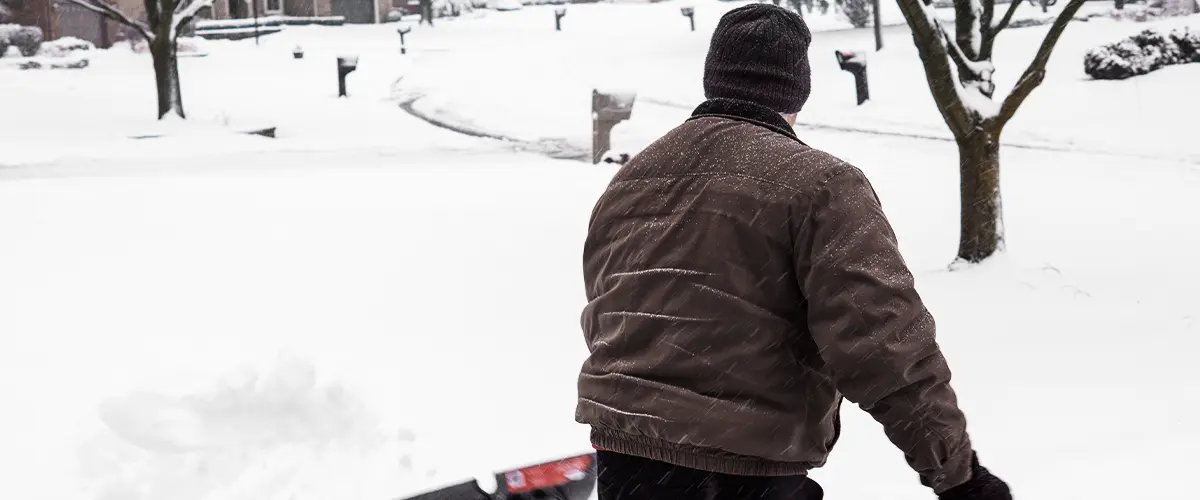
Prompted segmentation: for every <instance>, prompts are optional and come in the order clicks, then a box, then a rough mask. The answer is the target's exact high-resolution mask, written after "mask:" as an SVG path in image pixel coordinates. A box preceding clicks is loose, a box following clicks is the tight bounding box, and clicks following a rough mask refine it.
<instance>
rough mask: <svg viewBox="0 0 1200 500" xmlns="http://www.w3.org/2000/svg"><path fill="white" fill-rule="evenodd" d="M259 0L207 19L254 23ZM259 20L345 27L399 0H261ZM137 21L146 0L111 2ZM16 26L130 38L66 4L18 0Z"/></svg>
mask: <svg viewBox="0 0 1200 500" xmlns="http://www.w3.org/2000/svg"><path fill="white" fill-rule="evenodd" d="M253 1H255V0H215V1H214V2H213V6H212V8H211V9H205V10H206V11H208V12H202V13H201V15H200V17H201V18H207V19H251V18H253V17H254V16H255V9H254V3H253ZM257 1H258V12H257V14H258V16H259V17H269V16H285V17H288V18H312V17H330V16H341V17H343V18H345V22H347V23H378V22H383V21H384V20H385V18H386V17H387V13H388V11H390V10H392V8H393V7H392V4H393V2H395V1H397V0H257ZM110 3H112V4H113V5H115V6H116V7H117V8H118V9H119V10H120V11H121V12H124V13H125V14H126V15H128V16H129V17H131V18H133V19H138V20H142V21H144V20H145V19H146V6H145V3H144V0H110ZM15 7H16V9H15V12H14V16H13V20H12V22H15V23H17V24H23V25H27V26H37V27H40V28H41V29H42V33H43V34H44V36H45V39H46V40H53V39H56V38H62V37H66V36H72V37H76V38H81V39H83V40H87V41H89V42H92V43H94V44H96V46H97V47H100V48H108V47H111V46H112V44H114V43H116V42H119V41H122V40H125V39H127V38H128V37H129V36H130V34H129V33H128V30H127V29H126V28H125V27H123V26H121V24H120V23H117V22H115V21H109V20H106V19H103V18H102V17H101V16H100V15H98V14H96V13H94V12H92V11H90V10H87V9H84V8H82V7H79V6H76V5H73V4H71V3H69V2H66V1H63V0H17V1H16V2H15Z"/></svg>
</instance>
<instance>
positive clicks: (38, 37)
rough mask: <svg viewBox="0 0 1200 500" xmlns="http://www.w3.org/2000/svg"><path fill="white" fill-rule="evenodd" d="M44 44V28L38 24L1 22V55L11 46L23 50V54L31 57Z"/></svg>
mask: <svg viewBox="0 0 1200 500" xmlns="http://www.w3.org/2000/svg"><path fill="white" fill-rule="evenodd" d="M41 45H42V29H41V28H39V27H37V26H20V25H16V24H0V56H2V55H3V54H4V53H5V52H6V51H7V50H8V47H9V46H12V47H16V48H18V49H20V50H21V54H22V55H24V56H26V57H29V56H33V55H36V54H37V51H38V47H40V46H41Z"/></svg>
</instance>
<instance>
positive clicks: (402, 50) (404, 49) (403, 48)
mask: <svg viewBox="0 0 1200 500" xmlns="http://www.w3.org/2000/svg"><path fill="white" fill-rule="evenodd" d="M410 31H412V26H409V25H407V24H405V25H402V26H400V27H399V28H396V33H399V34H400V53H401V54H407V53H408V47H407V46H406V45H404V35H407V34H408V32H410Z"/></svg>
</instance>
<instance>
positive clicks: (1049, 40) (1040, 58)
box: [996, 0, 1086, 126]
mask: <svg viewBox="0 0 1200 500" xmlns="http://www.w3.org/2000/svg"><path fill="white" fill-rule="evenodd" d="M1085 1H1086V0H1071V1H1070V2H1069V3H1067V5H1066V6H1065V7H1063V10H1062V12H1060V13H1059V14H1058V17H1057V18H1055V19H1054V24H1053V25H1051V26H1050V32H1048V33H1046V38H1044V39H1042V45H1041V47H1038V51H1037V55H1035V56H1033V61H1031V62H1030V63H1029V67H1028V68H1026V69H1025V72H1024V73H1022V74H1021V78H1020V79H1018V80H1017V84H1016V85H1014V86H1013V90H1012V92H1010V93H1009V94H1008V97H1005V98H1004V104H1002V105H1001V106H1000V113H999V116H997V117H996V119H997V121H998V122H999V125H1000V126H1004V124H1006V123H1008V120H1011V119H1012V117H1013V115H1015V114H1016V113H1017V109H1018V108H1020V107H1021V103H1023V102H1025V99H1026V98H1027V97H1029V94H1030V93H1032V92H1033V89H1036V88H1037V87H1038V85H1041V83H1042V80H1043V79H1044V78H1045V77H1046V63H1048V62H1050V54H1051V53H1052V52H1054V46H1055V45H1057V44H1058V39H1059V37H1061V36H1062V33H1063V30H1065V29H1067V24H1068V23H1070V22H1071V20H1072V19H1073V18H1074V17H1075V13H1076V12H1079V8H1080V7H1082V6H1083V2H1085ZM1010 10H1011V9H1010Z"/></svg>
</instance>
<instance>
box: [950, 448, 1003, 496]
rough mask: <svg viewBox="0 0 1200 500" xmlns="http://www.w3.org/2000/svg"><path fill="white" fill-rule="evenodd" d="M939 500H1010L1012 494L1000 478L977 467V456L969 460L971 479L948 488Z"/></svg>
mask: <svg viewBox="0 0 1200 500" xmlns="http://www.w3.org/2000/svg"><path fill="white" fill-rule="evenodd" d="M938 499H939V500H1012V492H1010V491H1009V490H1008V485H1007V484H1005V482H1004V481H1001V480H1000V478H998V477H996V476H993V475H992V473H991V472H989V471H988V470H987V468H985V467H984V466H982V465H979V456H978V455H976V456H975V457H974V458H972V459H971V479H970V480H969V481H967V482H965V483H963V484H960V485H958V486H955V487H953V488H950V489H948V490H946V491H944V492H942V494H941V495H938Z"/></svg>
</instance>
